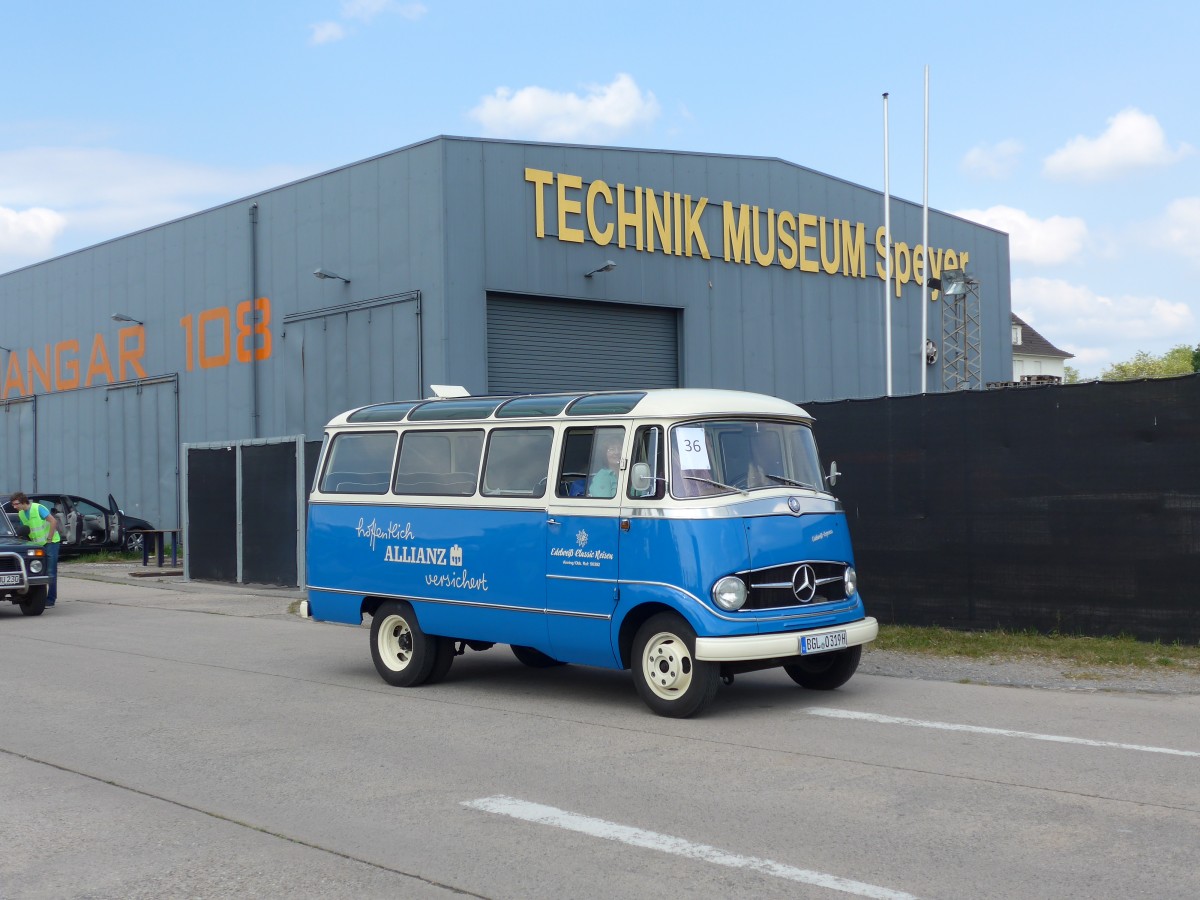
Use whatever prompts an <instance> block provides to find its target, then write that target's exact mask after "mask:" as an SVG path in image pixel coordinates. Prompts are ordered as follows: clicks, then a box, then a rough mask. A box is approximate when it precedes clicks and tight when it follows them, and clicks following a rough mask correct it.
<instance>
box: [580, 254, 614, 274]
mask: <svg viewBox="0 0 1200 900" xmlns="http://www.w3.org/2000/svg"><path fill="white" fill-rule="evenodd" d="M616 267H617V264H616V263H615V262H613V261H612V260H611V259H606V260H605V261H604V265H602V266H600V267H599V268H596V269H592V271H590V272H584V273H583V277H584V278H591V277H592V276H593V275H595V274H596V273H597V272H611V271H612V270H613V269H615V268H616Z"/></svg>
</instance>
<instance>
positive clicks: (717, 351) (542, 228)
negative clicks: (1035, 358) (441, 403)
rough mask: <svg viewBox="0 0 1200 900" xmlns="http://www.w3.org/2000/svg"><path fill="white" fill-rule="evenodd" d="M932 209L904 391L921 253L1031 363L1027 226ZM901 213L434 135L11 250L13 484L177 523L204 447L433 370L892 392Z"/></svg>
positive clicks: (815, 176) (504, 383) (709, 163)
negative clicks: (219, 202)
mask: <svg viewBox="0 0 1200 900" xmlns="http://www.w3.org/2000/svg"><path fill="white" fill-rule="evenodd" d="M921 213H922V211H921V208H920V206H919V205H916V204H913V203H910V202H907V201H903V200H899V199H896V198H893V201H892V211H891V236H892V245H893V250H892V258H893V260H894V263H893V270H894V278H895V282H894V284H893V285H892V290H891V291H890V299H889V300H888V301H887V302H888V303H890V304H891V314H892V349H893V379H894V389H893V392H894V393H896V394H912V393H917V392H919V391H920V390H921V367H922V366H923V365H925V357H924V353H923V350H922V341H921V340H920V337H921V334H920V332H921V306H922V301H921V279H922V278H923V277H924V275H925V274H926V272H927V271H929V270H932V274H933V275H935V276H936V275H938V274H939V273H940V272H941V271H943V270H946V269H953V268H955V267H956V266H961V265H962V264H963V263H964V262H965V263H966V268H967V269H968V270H969V271H970V273H971V275H972V276H973V277H974V278H975V279H976V280H977V282H978V288H977V294H978V301H979V303H978V309H979V328H980V332H979V344H978V347H977V356H976V358H977V361H979V362H981V365H982V380H983V381H1001V380H1005V379H1007V378H1008V376H1009V373H1010V372H1011V366H1012V356H1011V340H1010V308H1011V302H1010V296H1009V281H1010V278H1009V259H1008V238H1007V236H1006V235H1005V234H1002V233H1000V232H996V231H993V230H991V229H988V228H985V227H982V226H980V225H977V224H974V223H971V222H968V221H965V220H963V219H959V218H956V217H954V216H951V215H947V214H944V213H940V212H937V211H931V212H930V226H929V228H930V231H929V233H930V241H929V243H930V248H931V249H930V252H929V253H928V254H926V253H925V250H924V248H923V247H921V246H920V245H921V242H922V218H921ZM883 222H884V216H883V197H882V194H881V193H880V192H879V191H876V190H873V189H869V188H865V187H861V186H859V185H855V184H850V183H848V182H845V181H842V180H840V179H837V178H833V177H830V176H828V175H823V174H820V173H818V172H814V171H811V170H809V169H805V168H803V167H801V166H798V165H795V164H792V163H788V162H784V161H782V160H778V159H765V158H753V157H732V156H715V155H705V154H698V153H680V152H670V151H655V150H626V149H617V148H608V147H583V146H565V145H555V144H537V143H520V142H509V141H491V140H478V139H467V138H456V137H438V138H434V139H432V140H429V141H425V142H422V143H419V144H416V145H413V146H410V147H406V148H403V149H401V150H396V151H394V152H391V153H387V154H384V155H382V156H378V157H375V158H373V159H368V160H364V161H362V162H358V163H354V164H352V165H348V166H345V167H343V168H340V169H336V170H334V171H331V172H326V173H324V174H321V175H316V176H313V177H311V178H307V179H304V180H302V181H298V182H295V183H293V184H288V185H284V186H282V187H279V188H276V189H273V190H269V191H265V192H263V193H261V194H258V195H255V196H252V197H247V198H245V199H242V200H238V201H235V202H232V203H228V204H226V205H223V206H220V207H217V208H215V209H211V210H207V211H205V212H201V213H197V214H195V215H192V216H188V217H185V218H182V219H179V220H176V221H173V222H168V223H166V224H163V225H159V226H156V227H153V228H149V229H146V230H144V231H140V232H137V233H135V234H131V235H128V236H125V237H122V238H118V239H115V240H112V241H108V242H106V243H103V244H100V245H97V246H94V247H89V248H87V249H84V250H80V251H77V252H74V253H70V254H67V255H65V256H62V257H59V258H56V259H52V260H48V261H46V262H42V263H38V264H36V265H32V266H28V267H26V268H23V269H19V270H17V271H14V272H10V273H8V274H5V275H0V308H2V309H3V313H4V314H3V317H2V325H0V328H2V330H0V346H3V347H5V348H8V352H6V351H4V350H0V361H2V362H3V369H2V370H0V371H2V372H3V380H2V381H0V413H2V415H0V488H4V489H6V490H12V489H16V488H18V487H20V488H22V489H25V490H31V489H60V490H65V489H70V490H73V491H77V492H79V493H83V494H85V495H87V494H90V495H92V496H96V497H98V498H101V499H102V498H103V497H104V496H105V495H107V494H108V493H112V494H114V495H115V496H116V497H117V498H118V499H119V500H120V501H121V502H122V505H123V507H124V508H125V510H126V511H127V512H132V513H136V514H137V515H140V516H143V517H145V518H147V519H150V520H151V521H154V522H158V523H163V524H170V525H174V524H175V523H177V522H178V521H179V515H180V506H179V504H180V499H179V498H180V486H179V469H180V462H179V459H180V446H181V445H183V444H188V443H202V442H216V441H231V442H232V441H239V440H246V439H251V438H267V437H272V436H280V435H300V434H302V435H305V436H306V437H307V438H308V439H310V440H316V439H319V438H320V435H321V429H322V426H323V425H324V423H325V422H326V421H327V420H328V419H329V418H330V417H332V416H333V415H334V414H335V413H337V412H339V411H341V410H343V409H346V408H349V407H352V406H357V405H361V404H365V403H370V402H376V401H381V400H388V399H393V398H398V397H413V396H423V395H427V394H428V392H429V386H430V384H461V385H464V386H466V387H467V388H468V389H469V390H470V391H471V392H472V393H483V392H493V393H501V392H505V393H507V392H518V391H529V390H541V389H552V388H559V387H564V388H583V387H587V388H609V387H611V388H626V387H639V386H640V387H670V386H677V385H678V386H688V387H722V388H740V389H746V390H754V391H761V392H764V393H769V394H774V395H777V396H780V397H784V398H787V399H790V400H794V401H797V402H804V401H813V400H830V399H840V398H851V397H875V396H880V395H882V394H884V393H885V390H886V381H887V379H886V373H885V369H884V361H885V348H884V335H885V313H884V303H885V282H884V279H883V275H884V271H885V267H884V258H885V250H884V246H885V244H884V238H883ZM610 263H611V264H614V265H611V266H610V265H609V264H610ZM317 271H319V272H320V273H322V274H325V275H328V276H329V277H314V272H317ZM935 298H936V295H935ZM941 310H942V303H941V301H940V300H935V302H933V303H931V304H930V306H929V309H928V313H929V315H928V329H927V334H928V337H929V338H930V339H932V340H933V341H934V343H935V345H939V344H941V343H942V324H941ZM117 316H120V317H123V318H122V319H117V318H116V317H117ZM937 365H941V363H940V362H939V363H938V364H937ZM927 371H928V390H929V391H939V390H943V389H944V386H943V380H942V378H941V377H940V375H939V373H938V372H939V370H937V368H936V366H932V367H930V368H929V369H928V370H927Z"/></svg>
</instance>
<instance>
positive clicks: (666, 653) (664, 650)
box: [642, 631, 695, 700]
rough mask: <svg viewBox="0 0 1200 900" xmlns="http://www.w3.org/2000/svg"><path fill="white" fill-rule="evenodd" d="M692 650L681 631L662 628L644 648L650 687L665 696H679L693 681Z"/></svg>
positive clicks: (643, 652) (664, 697) (644, 674)
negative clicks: (684, 640)
mask: <svg viewBox="0 0 1200 900" xmlns="http://www.w3.org/2000/svg"><path fill="white" fill-rule="evenodd" d="M694 667H695V666H694V663H693V662H692V654H691V653H690V652H688V648H687V644H685V643H684V642H683V639H682V638H680V637H679V636H678V635H675V634H671V633H670V632H669V631H662V632H659V633H658V634H656V635H654V637H652V638H650V640H649V641H647V642H646V649H645V650H643V651H642V676H643V677H644V678H645V680H646V684H648V685H649V686H650V690H652V691H654V693H655V695H657V696H659V697H661V698H662V699H664V700H678V699H679V698H680V697H682V696H683V695H684V694H686V693H687V689H688V688H689V687H691V684H692V670H693V669H694Z"/></svg>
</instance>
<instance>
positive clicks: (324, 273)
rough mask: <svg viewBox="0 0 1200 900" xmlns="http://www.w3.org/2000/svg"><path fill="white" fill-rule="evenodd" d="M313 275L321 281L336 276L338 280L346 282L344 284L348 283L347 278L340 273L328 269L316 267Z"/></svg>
mask: <svg viewBox="0 0 1200 900" xmlns="http://www.w3.org/2000/svg"><path fill="white" fill-rule="evenodd" d="M313 276H314V277H316V278H320V279H321V280H322V281H324V280H325V279H326V278H336V279H337V280H338V281H344V282H346V284H349V283H350V279H349V278H343V277H342V276H341V275H338V274H337V273H336V272H330V271H329V270H328V269H317V270H316V271H315V272H313Z"/></svg>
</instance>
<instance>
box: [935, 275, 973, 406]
mask: <svg viewBox="0 0 1200 900" xmlns="http://www.w3.org/2000/svg"><path fill="white" fill-rule="evenodd" d="M942 284H943V285H945V287H944V288H943V289H942V390H944V391H969V390H982V389H983V331H982V328H981V327H980V323H979V282H978V281H976V280H975V279H974V278H972V277H971V276H970V275H968V274H967V273H966V272H965V271H964V272H952V271H949V270H947V271H946V272H943V273H942Z"/></svg>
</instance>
